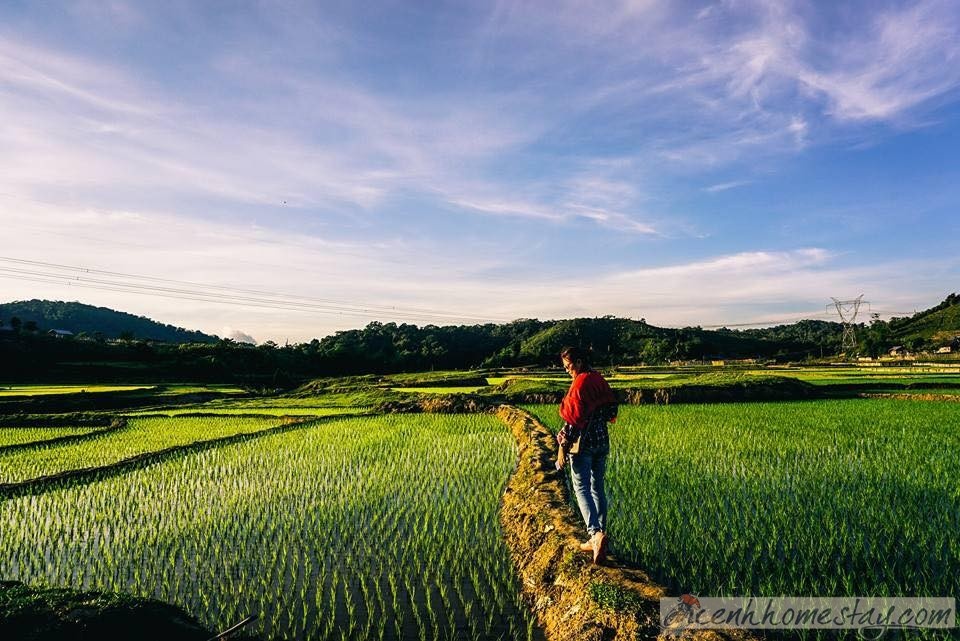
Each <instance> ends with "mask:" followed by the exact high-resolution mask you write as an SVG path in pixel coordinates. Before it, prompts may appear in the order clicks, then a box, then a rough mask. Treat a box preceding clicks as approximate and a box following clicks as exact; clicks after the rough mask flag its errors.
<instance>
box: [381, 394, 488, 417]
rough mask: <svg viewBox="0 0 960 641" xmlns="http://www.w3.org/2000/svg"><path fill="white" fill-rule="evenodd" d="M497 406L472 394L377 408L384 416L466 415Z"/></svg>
mask: <svg viewBox="0 0 960 641" xmlns="http://www.w3.org/2000/svg"><path fill="white" fill-rule="evenodd" d="M494 408H495V406H494V405H493V404H492V403H491V402H490V401H489V400H488V399H485V398H482V397H479V396H475V395H472V394H437V395H430V396H417V397H415V398H405V399H402V400H397V401H387V402H385V403H381V404H380V405H378V406H377V408H376V411H377V412H380V413H383V414H417V413H420V412H425V413H427V414H464V413H467V414H469V413H477V412H491V411H493V410H494Z"/></svg>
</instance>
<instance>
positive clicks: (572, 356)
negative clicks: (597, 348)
mask: <svg viewBox="0 0 960 641" xmlns="http://www.w3.org/2000/svg"><path fill="white" fill-rule="evenodd" d="M560 358H565V359H567V360H568V361H570V362H571V363H573V364H574V365H576V364H577V363H579V364H580V366H579V367H578V368H577V369H581V370H586V369H589V368H590V359H589V357H588V355H587V350H585V349H583V348H582V347H564V348H563V349H562V350H560Z"/></svg>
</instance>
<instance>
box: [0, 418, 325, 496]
mask: <svg viewBox="0 0 960 641" xmlns="http://www.w3.org/2000/svg"><path fill="white" fill-rule="evenodd" d="M331 418H338V417H337V416H330V417H327V416H320V417H309V418H301V419H300V420H295V421H287V422H284V423H282V424H280V425H277V426H275V427H269V428H267V429H264V430H260V431H257V432H243V433H240V434H231V435H230V436H223V437H220V438H215V439H209V440H203V441H194V442H193V443H187V444H185V445H174V446H172V447H167V448H164V449H161V450H155V451H153V452H144V453H143V454H137V455H135V456H130V457H127V458H125V459H121V460H119V461H117V462H115V463H110V464H109V465H100V466H96V467H84V468H76V469H72V470H65V471H63V472H57V473H55V474H47V475H44V476H39V477H36V478H32V479H28V480H25V481H18V482H13V483H0V500H3V499H8V498H13V497H17V496H24V495H27V494H42V493H44V492H47V491H49V490H51V489H54V488H56V487H61V486H63V485H64V484H66V483H71V484H77V485H80V484H87V483H93V482H95V481H98V480H101V479H104V478H109V477H111V476H118V475H120V474H124V473H126V472H129V471H132V470H136V469H140V468H142V467H146V466H148V465H153V464H154V463H159V462H161V461H164V460H167V459H169V458H171V457H174V456H179V455H182V454H187V453H193V452H201V451H203V450H208V449H212V448H216V447H221V446H224V445H232V444H233V443H241V442H243V441H247V440H250V439H254V438H261V437H263V436H268V435H271V434H277V433H280V432H285V431H289V430H293V429H300V428H302V427H305V426H306V425H307V424H309V423H315V422H320V421H323V420H325V419H331Z"/></svg>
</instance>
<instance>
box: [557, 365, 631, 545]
mask: <svg viewBox="0 0 960 641" xmlns="http://www.w3.org/2000/svg"><path fill="white" fill-rule="evenodd" d="M560 360H561V362H562V363H563V368H564V369H565V370H566V371H567V373H568V374H570V376H571V377H572V378H573V382H572V383H570V389H569V390H568V391H567V394H566V396H564V398H563V401H562V402H561V403H560V418H562V419H563V420H564V426H563V428H562V429H561V430H560V431H559V432H558V433H557V443H558V444H559V445H560V451H559V453H558V455H557V469H558V470H562V469H563V468H564V466H565V465H566V464H567V463H569V464H570V475H571V477H572V479H573V492H574V494H575V495H576V498H577V505H578V506H579V508H580V514H581V515H582V516H583V521H584V523H585V524H586V526H587V534H589V535H590V539H589V540H588V541H586V542H584V543H581V544H580V549H581V550H583V551H584V552H592V553H593V562H594V563H600V562H602V561H603V560H604V559H605V558H606V555H607V544H608V541H607V532H606V530H607V495H606V492H605V490H604V487H603V477H604V473H605V472H606V467H607V456H608V455H609V454H610V437H609V435H608V433H607V422H609V421H615V420H617V398H616V396H614V394H613V390H612V389H610V385H609V384H607V381H606V380H605V379H604V378H603V376H601V375H600V373H599V372H597V371H595V370H593V369H592V368H591V367H590V364H589V362H588V360H587V354H586V352H585V351H584V350H582V349H580V348H578V347H565V348H564V349H563V351H562V352H560Z"/></svg>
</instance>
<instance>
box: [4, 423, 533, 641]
mask: <svg viewBox="0 0 960 641" xmlns="http://www.w3.org/2000/svg"><path fill="white" fill-rule="evenodd" d="M164 420H166V421H167V422H178V423H179V422H181V421H184V420H186V419H145V421H144V422H142V423H140V424H139V428H140V429H147V428H160V427H161V426H160V425H158V424H156V421H160V422H162V421H164ZM191 425H192V423H191ZM247 425H248V426H250V427H253V426H254V424H253V423H248V424H247ZM194 428H195V429H199V426H197V425H194ZM185 429H190V428H185ZM515 457H516V450H515V446H514V443H513V441H512V437H511V436H510V434H509V432H508V431H507V430H506V428H505V426H504V425H502V424H501V423H500V422H499V421H498V420H497V419H496V418H495V417H492V416H489V415H465V416H464V415H462V416H434V415H415V416H409V415H403V416H399V415H397V416H384V417H359V418H338V419H331V420H327V421H324V422H318V423H314V424H307V425H305V426H303V427H300V428H296V429H293V430H290V431H286V432H283V433H276V434H272V435H268V436H265V437H263V438H260V439H255V440H251V441H246V442H242V443H235V444H231V445H227V446H223V447H218V448H215V449H210V450H205V451H202V452H197V453H192V454H189V455H186V456H182V457H178V458H174V459H170V460H166V461H163V462H161V463H159V464H156V465H151V466H149V467H146V468H142V469H137V470H134V471H132V472H130V473H127V474H124V475H122V476H117V477H111V478H106V479H102V480H99V481H96V482H93V483H89V484H83V485H76V486H73V487H67V488H58V489H55V490H50V491H47V492H44V493H41V494H39V495H33V496H24V497H19V498H12V499H7V500H5V501H0V546H2V549H3V550H4V554H3V555H2V556H0V576H2V577H4V578H5V579H15V580H21V581H26V582H30V583H41V584H44V583H45V584H52V585H61V586H72V587H76V588H80V587H82V588H85V589H102V590H114V591H121V592H128V593H133V594H138V595H143V596H150V597H155V598H159V599H162V600H165V601H169V602H173V603H176V604H179V605H181V606H183V607H184V608H186V609H187V610H188V611H189V612H191V613H193V614H194V615H196V616H198V617H199V618H200V619H201V620H202V622H203V623H204V624H206V625H208V626H210V628H211V629H224V628H225V627H227V626H228V625H230V624H232V623H235V622H236V621H238V620H240V619H242V618H243V617H245V616H247V615H250V614H257V615H258V616H259V619H258V621H257V622H256V624H255V625H254V626H253V629H252V630H249V631H250V632H255V633H259V634H262V635H264V637H265V638H270V639H529V638H540V637H539V636H538V635H539V632H538V631H537V629H536V628H535V627H534V624H533V620H532V618H531V615H530V614H529V613H528V612H527V611H526V610H525V608H523V607H522V606H521V605H520V603H519V601H518V595H519V586H518V580H517V578H516V577H515V576H514V574H513V565H512V562H511V561H510V558H509V556H508V553H507V549H506V546H505V544H504V542H503V539H502V536H501V532H500V525H499V521H498V506H499V501H500V495H501V493H502V491H503V487H504V485H505V483H506V480H507V477H508V476H509V474H510V471H511V470H512V469H513V465H514V460H515ZM73 460H74V459H73V457H68V460H67V461H66V462H64V463H63V464H61V465H60V466H59V467H63V466H65V465H70V464H73ZM31 473H32V472H31Z"/></svg>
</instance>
